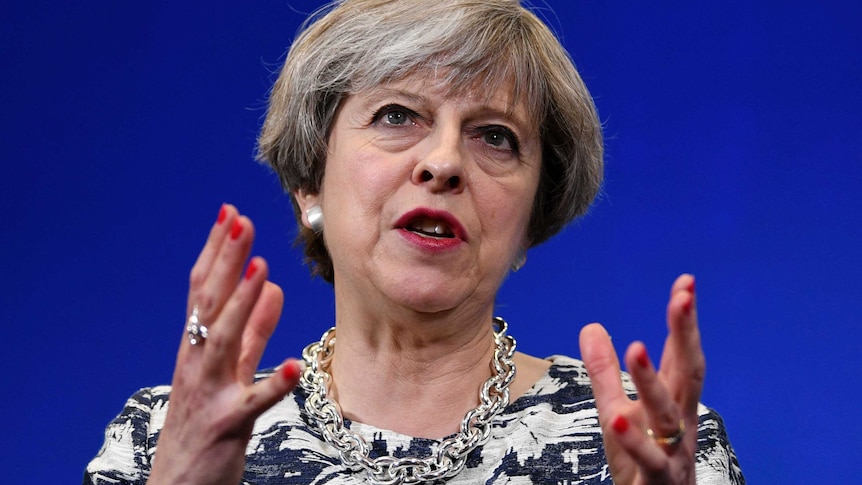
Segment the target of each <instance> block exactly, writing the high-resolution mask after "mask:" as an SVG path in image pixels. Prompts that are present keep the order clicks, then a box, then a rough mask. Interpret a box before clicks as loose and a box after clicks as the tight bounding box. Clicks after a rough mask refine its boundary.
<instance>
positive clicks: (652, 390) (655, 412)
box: [625, 342, 681, 436]
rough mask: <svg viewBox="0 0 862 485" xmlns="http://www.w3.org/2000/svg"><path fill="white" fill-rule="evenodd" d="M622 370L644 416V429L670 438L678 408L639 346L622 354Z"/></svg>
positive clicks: (677, 423)
mask: <svg viewBox="0 0 862 485" xmlns="http://www.w3.org/2000/svg"><path fill="white" fill-rule="evenodd" d="M625 362H626V368H628V371H629V374H631V376H632V381H633V382H634V383H635V387H637V390H638V401H640V403H641V404H642V405H643V408H644V410H645V412H646V415H647V420H646V423H647V426H649V427H650V428H652V429H653V431H654V432H655V433H656V435H657V436H673V435H674V434H675V433H676V432H677V431H678V429H679V420H680V417H681V414H680V410H679V406H678V405H677V404H676V402H674V400H673V398H671V395H670V393H669V392H668V390H667V388H666V387H665V385H664V383H662V382H661V380H660V379H659V378H658V374H656V372H655V368H654V367H653V365H652V362H650V358H649V354H648V353H647V349H646V346H645V345H644V344H643V343H642V342H634V343H632V344H631V345H629V348H628V350H627V351H626V354H625Z"/></svg>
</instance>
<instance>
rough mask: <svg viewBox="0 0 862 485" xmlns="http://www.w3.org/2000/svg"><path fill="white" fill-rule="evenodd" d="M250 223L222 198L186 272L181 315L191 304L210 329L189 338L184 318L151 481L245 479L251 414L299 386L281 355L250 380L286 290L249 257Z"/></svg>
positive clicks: (296, 372) (293, 368) (188, 312)
mask: <svg viewBox="0 0 862 485" xmlns="http://www.w3.org/2000/svg"><path fill="white" fill-rule="evenodd" d="M253 240H254V226H253V225H252V223H251V220H249V219H248V218H247V217H245V216H242V215H240V214H239V213H238V212H237V210H236V208H235V207H233V206H231V205H227V204H225V205H223V206H222V208H221V210H220V211H219V215H218V220H217V222H216V223H215V225H214V226H213V227H212V230H211V231H210V234H209V238H208V239H207V242H206V245H205V246H204V248H203V250H202V251H201V254H200V256H199V257H198V260H197V262H196V263H195V265H194V267H193V268H192V271H191V277H190V288H189V298H188V304H187V308H186V320H187V321H188V318H189V317H190V316H191V314H192V311H193V309H194V308H195V307H197V309H198V318H199V320H200V322H201V324H203V325H206V326H207V328H208V336H207V338H206V339H205V340H203V341H199V342H198V343H197V345H192V344H191V342H190V340H189V338H188V336H187V335H186V331H185V329H186V325H187V324H184V325H183V336H182V342H181V343H180V349H179V353H178V355H177V363H176V368H175V370H174V377H173V382H172V390H171V397H170V404H169V407H168V413H167V417H166V419H165V424H164V427H163V428H162V430H161V433H160V436H159V440H158V446H157V448H156V455H155V459H154V463H153V468H152V473H151V474H150V480H149V482H148V483H151V484H154V483H165V484H167V483H169V484H179V483H183V484H185V483H188V484H191V483H194V484H216V483H226V484H231V485H234V484H236V483H239V481H240V479H241V478H242V473H243V468H244V465H245V448H246V445H247V444H248V440H249V439H250V437H251V433H252V428H253V426H254V421H255V419H257V417H258V416H260V415H261V414H262V413H263V412H264V411H266V410H267V409H269V408H270V407H272V406H273V405H274V404H275V403H277V402H278V401H279V400H281V399H282V398H283V397H284V396H285V395H286V394H287V393H288V392H290V391H291V390H292V389H293V388H294V387H296V384H297V382H298V381H299V373H300V371H299V366H298V363H297V362H295V361H293V360H288V361H286V362H285V363H284V364H283V365H282V366H281V368H280V370H279V372H276V373H275V374H273V375H272V376H271V377H269V378H267V379H264V380H261V381H259V382H257V383H254V382H253V379H254V373H255V370H256V369H257V365H258V363H259V362H260V358H261V356H262V354H263V350H264V348H265V347H266V343H267V341H268V340H269V337H270V336H271V335H272V332H273V330H275V326H276V324H277V323H278V318H279V316H280V315H281V308H282V304H283V301H284V295H283V293H282V291H281V288H279V287H278V286H277V285H275V284H273V283H271V282H269V281H267V276H268V270H267V265H266V261H264V260H263V258H260V257H255V258H252V259H251V261H250V262H249V264H248V267H247V269H246V270H245V272H243V266H244V264H245V261H246V259H247V258H248V256H249V253H250V251H251V245H252V242H253Z"/></svg>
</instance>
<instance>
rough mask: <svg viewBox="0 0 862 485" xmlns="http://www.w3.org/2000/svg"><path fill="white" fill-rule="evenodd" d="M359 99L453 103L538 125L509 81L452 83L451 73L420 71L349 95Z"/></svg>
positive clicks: (513, 83) (528, 125)
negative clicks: (379, 98) (394, 98)
mask: <svg viewBox="0 0 862 485" xmlns="http://www.w3.org/2000/svg"><path fill="white" fill-rule="evenodd" d="M350 95H351V96H357V97H360V98H366V99H368V98H378V97H387V96H397V97H401V98H405V99H408V100H412V101H414V102H417V103H422V104H432V105H433V104H437V103H440V102H453V103H457V104H459V105H463V106H465V107H470V108H471V109H476V108H480V109H485V110H488V111H493V112H495V113H497V114H500V115H504V116H506V117H508V118H512V119H513V121H517V122H519V123H522V124H524V125H525V127H535V126H538V115H537V109H536V108H535V107H533V106H529V104H528V103H527V100H526V97H525V96H523V95H519V93H518V90H517V89H516V87H515V82H514V81H512V80H503V81H496V82H487V81H486V80H473V81H471V82H454V81H453V79H452V75H451V72H446V73H440V72H439V71H436V70H430V69H425V70H420V71H419V72H417V73H414V74H411V75H408V76H406V77H404V78H401V79H398V80H393V81H386V82H383V83H381V84H379V85H377V86H373V87H370V88H366V89H361V90H358V91H356V92H353V93H351V94H350Z"/></svg>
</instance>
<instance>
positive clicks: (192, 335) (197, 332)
mask: <svg viewBox="0 0 862 485" xmlns="http://www.w3.org/2000/svg"><path fill="white" fill-rule="evenodd" d="M208 333H209V330H208V329H207V326H206V325H204V324H203V323H201V320H200V318H198V306H197V305H195V306H194V308H193V309H192V314H191V315H189V321H188V324H187V325H186V335H187V336H188V337H189V343H190V344H192V345H197V344H202V343H203V342H204V340H206V339H207V334H208Z"/></svg>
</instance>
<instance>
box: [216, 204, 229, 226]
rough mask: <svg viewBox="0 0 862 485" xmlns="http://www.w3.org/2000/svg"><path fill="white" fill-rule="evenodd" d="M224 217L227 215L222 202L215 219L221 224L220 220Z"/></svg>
mask: <svg viewBox="0 0 862 485" xmlns="http://www.w3.org/2000/svg"><path fill="white" fill-rule="evenodd" d="M226 217H227V208H226V207H225V206H224V204H222V205H221V209H219V210H218V219H216V223H217V224H221V223H222V222H224V220H225V218H226Z"/></svg>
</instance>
